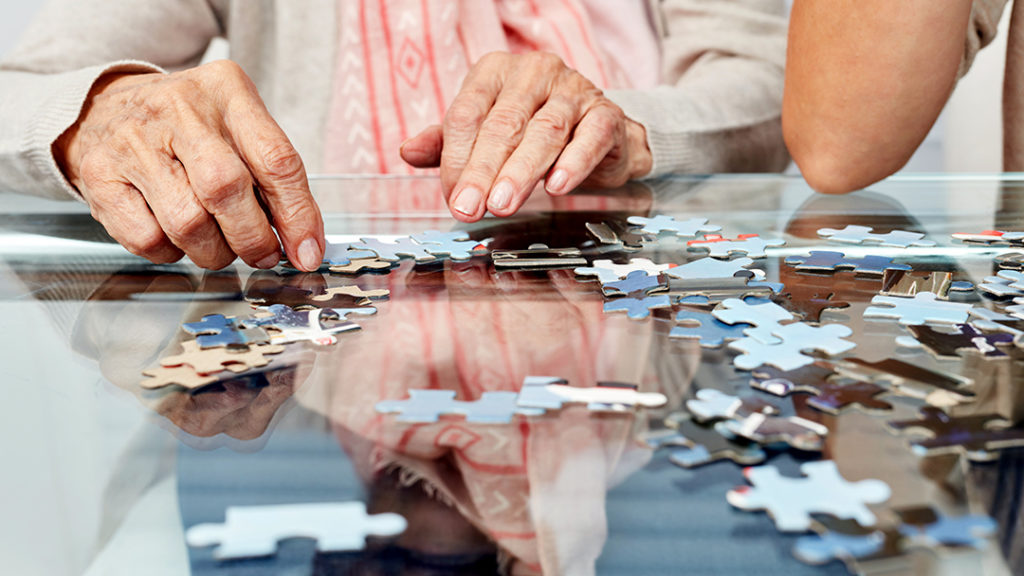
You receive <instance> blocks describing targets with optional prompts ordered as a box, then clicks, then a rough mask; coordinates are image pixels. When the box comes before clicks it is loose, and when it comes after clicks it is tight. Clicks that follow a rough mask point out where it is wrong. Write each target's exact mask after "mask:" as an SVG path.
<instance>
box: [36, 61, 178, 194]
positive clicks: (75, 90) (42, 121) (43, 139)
mask: <svg viewBox="0 0 1024 576" xmlns="http://www.w3.org/2000/svg"><path fill="white" fill-rule="evenodd" d="M154 72H156V73H163V72H164V71H163V70H162V69H161V68H159V67H158V66H154V65H152V64H148V63H146V62H139V61H132V60H124V61H119V62H113V63H110V64H106V65H103V66H93V67H90V68H83V69H81V70H76V71H74V72H67V73H64V74H60V75H57V76H56V77H55V78H53V79H54V80H55V82H54V84H56V86H52V88H55V89H54V90H52V91H51V92H50V95H49V96H48V97H47V98H46V99H45V100H44V101H43V102H41V103H40V106H39V107H38V108H37V112H36V117H35V118H34V121H33V122H32V124H31V125H30V127H29V129H28V131H27V132H26V133H25V140H24V142H23V144H22V155H23V157H24V158H26V159H27V160H28V163H29V166H27V167H26V168H27V170H28V171H29V172H30V174H31V175H32V176H33V177H34V178H33V179H34V180H35V182H36V187H35V190H33V191H34V192H35V193H37V194H39V195H42V196H48V197H51V198H74V199H78V200H82V195H81V193H80V192H79V191H78V190H76V189H75V187H74V186H72V185H71V183H70V182H69V181H68V179H67V177H65V175H64V173H63V172H61V169H60V167H59V166H58V165H57V160H56V159H55V158H54V155H53V144H54V142H56V141H57V139H58V138H59V137H60V136H61V134H63V133H64V132H65V131H67V129H68V128H70V127H71V126H72V125H73V124H74V123H75V122H77V121H78V118H79V116H80V115H81V113H82V108H83V107H84V105H85V101H86V99H87V98H88V96H89V92H90V91H91V90H92V87H93V86H94V85H95V84H96V81H97V80H99V79H100V78H101V77H103V76H105V75H107V74H144V73H154Z"/></svg>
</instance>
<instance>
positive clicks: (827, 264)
mask: <svg viewBox="0 0 1024 576" xmlns="http://www.w3.org/2000/svg"><path fill="white" fill-rule="evenodd" d="M786 264H788V265H790V266H795V267H796V269H797V270H798V271H801V272H827V273H831V272H835V271H836V270H839V269H841V268H851V269H853V271H854V273H856V274H871V275H881V274H883V273H884V272H885V271H886V270H911V267H910V266H908V265H907V264H893V261H892V258H886V257H884V256H864V257H863V258H852V257H847V256H846V255H845V254H843V253H842V252H830V251H827V250H812V251H811V252H810V254H809V255H807V256H790V257H788V258H786Z"/></svg>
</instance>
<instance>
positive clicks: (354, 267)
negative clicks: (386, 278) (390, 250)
mask: <svg viewBox="0 0 1024 576" xmlns="http://www.w3.org/2000/svg"><path fill="white" fill-rule="evenodd" d="M395 264H396V263H395V262H388V261H387V260H381V259H379V258H377V256H376V254H373V255H371V256H370V257H369V258H353V259H352V260H351V261H350V262H349V263H347V264H332V265H331V266H330V267H329V268H328V270H329V271H330V272H332V273H334V274H360V273H362V272H388V271H390V270H391V269H392V268H394V267H395Z"/></svg>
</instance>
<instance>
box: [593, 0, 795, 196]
mask: <svg viewBox="0 0 1024 576" xmlns="http://www.w3.org/2000/svg"><path fill="white" fill-rule="evenodd" d="M659 9H660V11H661V14H660V16H661V21H662V22H663V32H662V34H663V37H662V85H660V86H658V87H657V88H655V89H653V90H619V91H614V90H612V91H608V92H607V96H608V97H609V98H610V99H611V100H612V101H614V102H615V103H616V104H618V105H619V106H620V107H621V108H622V110H623V111H624V112H625V114H626V116H627V117H629V118H631V119H632V120H634V121H636V122H639V123H640V124H642V125H643V126H644V127H645V128H646V130H647V141H648V145H649V146H650V149H651V153H652V155H653V159H654V162H653V166H652V169H651V172H650V174H649V175H648V176H651V177H653V176H660V175H663V174H668V173H673V172H687V173H713V172H767V171H781V170H783V169H785V167H786V166H787V165H788V164H789V155H788V153H787V152H786V147H785V143H784V142H783V139H782V86H783V80H784V66H785V58H786V10H785V5H784V2H783V1H782V0H664V1H663V2H661V3H660V5H659Z"/></svg>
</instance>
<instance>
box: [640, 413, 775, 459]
mask: <svg viewBox="0 0 1024 576" xmlns="http://www.w3.org/2000/svg"><path fill="white" fill-rule="evenodd" d="M665 423H666V425H668V426H669V427H670V429H668V430H663V431H660V432H657V433H654V434H651V435H649V436H648V438H647V445H648V446H650V447H651V448H653V449H655V450H657V449H659V448H663V447H669V448H671V449H672V452H671V454H670V455H669V461H670V462H672V463H673V464H675V465H676V466H680V467H682V468H697V467H700V466H704V465H706V464H712V463H714V462H719V461H721V460H729V461H732V462H734V463H736V464H739V465H741V466H748V465H751V464H759V463H761V462H764V461H765V459H766V458H767V457H768V455H767V454H766V453H765V451H764V450H763V449H762V448H761V447H760V446H759V445H757V444H755V443H752V442H749V441H747V440H744V439H740V438H736V437H735V436H734V435H733V434H732V433H731V432H729V431H728V430H726V429H725V428H723V427H722V426H721V424H722V423H721V422H719V423H718V424H716V425H714V426H713V427H712V426H701V425H700V424H697V423H696V422H694V421H693V420H692V419H691V418H690V416H689V415H686V414H681V413H677V414H675V415H673V416H671V417H669V418H668V419H666V422H665Z"/></svg>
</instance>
